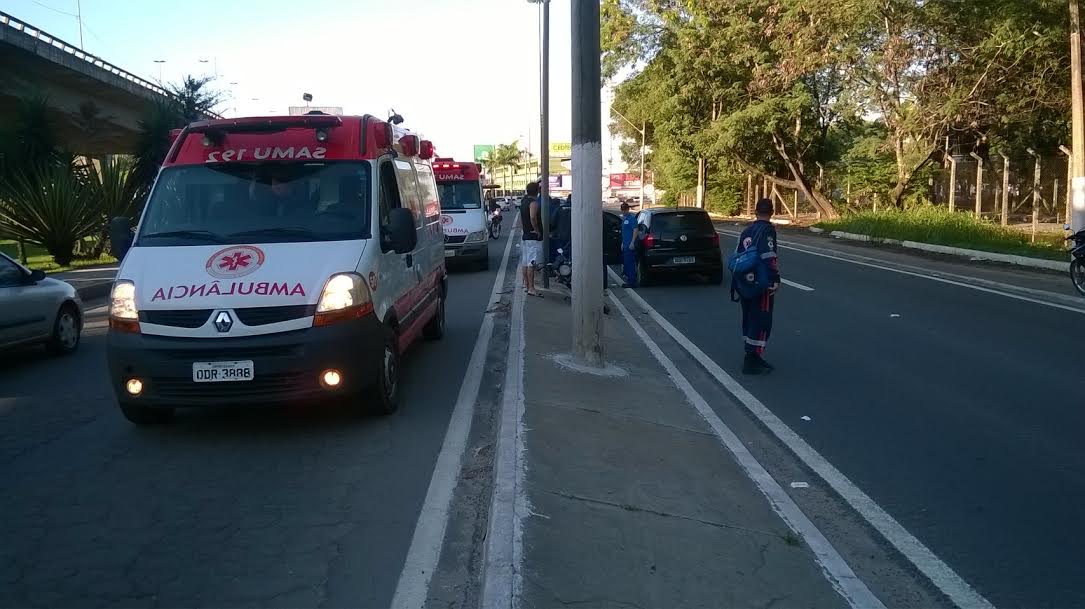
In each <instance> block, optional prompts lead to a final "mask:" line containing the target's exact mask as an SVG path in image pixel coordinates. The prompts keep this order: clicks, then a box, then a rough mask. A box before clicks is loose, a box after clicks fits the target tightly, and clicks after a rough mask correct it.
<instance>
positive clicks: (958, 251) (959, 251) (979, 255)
mask: <svg viewBox="0 0 1085 609" xmlns="http://www.w3.org/2000/svg"><path fill="white" fill-rule="evenodd" d="M810 231H811V232H814V233H823V232H825V229H821V228H817V227H810ZM829 235H830V236H832V237H835V238H837V239H847V240H850V241H863V242H865V243H882V244H885V245H900V246H903V247H907V248H910V249H916V250H922V251H926V252H934V253H937V254H948V255H950V256H960V257H962V258H969V259H971V260H990V261H993V262H1004V263H1007V264H1015V265H1017V266H1024V267H1029V268H1035V269H1046V270H1049V271H1060V272H1067V271H1069V270H1070V262H1069V261H1066V262H1061V261H1058V260H1045V259H1043V258H1030V257H1028V256H1016V255H1014V254H999V253H995V252H985V251H982V250H970V249H965V248H963V247H951V246H948V245H935V244H933V243H920V242H918V241H900V240H897V239H879V238H877V237H871V236H870V235H860V234H857V233H848V232H844V231H838V230H834V231H832V232H830V233H829Z"/></svg>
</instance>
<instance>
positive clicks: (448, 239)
mask: <svg viewBox="0 0 1085 609" xmlns="http://www.w3.org/2000/svg"><path fill="white" fill-rule="evenodd" d="M466 239H467V235H445V243H463V242H464V241H465V240H466Z"/></svg>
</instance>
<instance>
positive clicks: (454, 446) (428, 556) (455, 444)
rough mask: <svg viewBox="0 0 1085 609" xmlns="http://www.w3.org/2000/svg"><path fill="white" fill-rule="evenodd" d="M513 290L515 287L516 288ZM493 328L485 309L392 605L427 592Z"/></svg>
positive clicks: (496, 297)
mask: <svg viewBox="0 0 1085 609" xmlns="http://www.w3.org/2000/svg"><path fill="white" fill-rule="evenodd" d="M513 241H514V239H512V238H511V237H509V238H508V243H506V244H505V253H504V255H503V256H502V258H501V268H500V269H498V272H497V277H496V278H495V279H494V287H493V290H491V291H490V306H488V307H486V308H487V309H492V308H493V305H494V304H497V303H498V302H500V300H501V296H500V292H501V291H502V290H503V289H504V285H505V269H506V267H507V266H508V261H509V254H510V252H511V251H512V242H513ZM516 291H517V292H519V290H516ZM493 327H494V314H493V313H486V314H485V315H484V316H483V318H482V325H481V326H480V327H479V331H478V338H477V339H475V347H474V349H473V350H472V351H471V359H470V360H469V361H468V364H467V371H466V374H465V375H464V378H463V382H462V383H461V384H460V393H459V395H458V396H457V397H456V406H455V407H454V408H453V410H452V418H451V420H450V421H449V423H448V431H446V432H445V439H444V443H443V444H442V445H441V452H440V453H439V454H438V455H437V463H436V465H435V466H434V468H433V475H432V476H431V477H430V481H429V489H428V490H427V491H426V499H425V501H424V502H423V504H422V511H421V512H420V513H419V515H418V522H417V523H416V524H415V527H414V535H413V536H412V537H411V546H410V548H408V550H407V558H406V560H405V561H404V563H403V571H402V572H401V573H400V574H399V581H398V582H397V583H396V591H395V594H394V595H393V596H392V603H391V606H392V607H394V608H395V609H420V608H421V607H422V606H423V605H424V604H425V602H426V597H427V596H428V594H429V584H430V580H431V579H432V578H433V573H434V571H435V570H436V569H437V562H438V561H439V560H440V558H441V547H442V546H443V545H444V540H445V529H446V527H447V526H448V514H449V510H450V508H451V504H452V495H453V492H454V491H455V490H456V484H457V482H458V481H459V478H460V468H461V467H462V465H463V453H464V450H465V449H466V448H467V437H468V435H469V434H470V432H471V420H472V418H474V414H475V404H476V403H477V402H478V391H479V386H480V385H481V383H482V373H483V371H484V370H485V364H486V352H487V350H488V349H489V345H490V336H491V335H492V334H493Z"/></svg>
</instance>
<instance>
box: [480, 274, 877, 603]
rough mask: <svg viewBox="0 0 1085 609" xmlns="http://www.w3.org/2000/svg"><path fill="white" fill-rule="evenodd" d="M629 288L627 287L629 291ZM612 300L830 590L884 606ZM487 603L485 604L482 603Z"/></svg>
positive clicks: (613, 298)
mask: <svg viewBox="0 0 1085 609" xmlns="http://www.w3.org/2000/svg"><path fill="white" fill-rule="evenodd" d="M628 291H629V290H627V292H628ZM610 300H611V302H613V303H614V306H615V307H617V308H618V310H619V311H620V312H621V314H622V316H623V317H625V320H626V321H627V322H629V325H630V326H632V327H633V331H634V332H636V333H637V336H639V337H640V340H641V342H643V343H644V344H645V346H647V347H648V350H649V351H651V352H652V355H654V356H655V358H656V361H658V362H659V363H660V364H662V365H663V367H664V368H665V369H666V370H667V374H668V375H669V376H670V377H671V379H672V380H673V381H674V383H675V384H676V385H678V388H679V389H681V390H682V393H684V394H685V396H686V399H687V400H689V403H690V404H692V405H693V407H694V408H696V409H697V412H698V413H700V415H701V417H702V418H704V420H705V421H706V422H707V423H708V425H709V427H711V428H712V431H714V432H715V433H716V437H718V438H719V440H720V442H721V443H722V444H723V445H724V446H725V447H726V448H727V450H729V451H731V454H732V455H733V456H734V458H735V461H737V462H738V464H739V465H740V466H741V467H742V469H743V470H744V471H745V472H746V475H747V476H748V477H749V478H750V480H752V481H753V483H754V484H755V485H756V486H757V488H758V490H760V491H761V493H762V494H763V495H765V498H766V499H768V501H769V505H771V506H772V509H773V511H774V512H776V514H777V515H778V516H779V517H780V518H781V519H783V521H784V523H786V524H787V526H788V528H790V529H791V530H792V531H794V532H795V533H796V534H798V535H800V536H801V537H802V538H803V539H804V540H805V541H806V545H807V546H809V547H810V550H811V551H812V552H813V553H814V560H815V561H817V563H818V565H819V566H820V567H821V570H822V572H823V573H824V574H825V576H826V579H828V580H829V583H830V584H832V586H833V589H835V590H836V591H837V593H839V594H840V596H842V597H843V598H844V600H845V601H847V603H848V605H850V606H851V607H855V608H856V609H859V608H861V609H877V608H882V609H884V607H885V605H883V604H882V602H881V601H880V600H878V597H876V596H874V593H873V592H871V591H870V589H869V588H867V586H866V584H865V583H863V581H862V580H861V579H859V578H858V577H857V576H856V575H855V572H854V571H852V570H851V567H849V566H848V563H847V562H846V561H845V560H844V558H843V557H842V556H840V553H839V552H837V551H836V548H834V547H833V545H832V544H831V543H829V540H828V539H826V538H825V535H823V534H822V533H821V531H820V530H818V528H817V527H816V526H815V525H814V523H813V522H810V519H809V518H807V517H806V514H804V513H803V512H802V510H801V509H799V506H798V505H796V504H795V501H794V500H793V499H792V498H791V496H790V495H788V494H787V491H785V490H784V489H783V487H782V486H780V484H779V483H778V482H777V481H776V480H775V479H774V478H773V477H772V475H771V474H769V472H768V471H767V470H766V469H765V468H764V467H763V466H762V465H761V463H760V462H759V461H758V460H757V458H756V457H754V456H753V454H752V453H751V452H750V451H749V449H747V448H746V446H745V445H744V444H743V443H742V440H740V439H739V438H738V436H736V435H735V433H734V432H733V431H731V428H729V427H727V425H726V424H725V423H724V422H723V421H722V420H721V419H720V417H719V415H717V414H716V412H715V411H714V410H712V407H711V406H709V405H708V402H706V401H705V399H704V397H702V396H701V394H700V393H698V392H697V390H696V389H694V388H693V385H691V384H690V382H689V380H687V379H686V377H685V376H684V375H683V374H682V373H681V372H679V370H678V367H677V366H676V365H675V364H674V362H673V361H671V359H670V358H669V357H667V356H666V354H664V353H663V350H662V349H660V348H659V345H657V344H656V342H655V341H654V340H652V338H651V337H650V336H648V333H647V332H645V330H644V328H643V327H641V325H640V323H639V322H637V320H636V319H635V318H634V317H633V316H632V315H631V314H630V313H629V310H628V309H626V308H625V305H623V304H622V302H621V300H619V299H618V298H617V297H616V296H615V295H614V294H611V295H610ZM484 606H487V605H484Z"/></svg>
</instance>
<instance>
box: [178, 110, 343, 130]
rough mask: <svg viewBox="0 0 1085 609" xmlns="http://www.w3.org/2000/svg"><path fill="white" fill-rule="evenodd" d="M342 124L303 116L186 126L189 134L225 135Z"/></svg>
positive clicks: (336, 119) (337, 120) (334, 119)
mask: <svg viewBox="0 0 1085 609" xmlns="http://www.w3.org/2000/svg"><path fill="white" fill-rule="evenodd" d="M342 124H343V119H341V118H339V117H338V116H332V115H328V114H325V115H322V116H317V115H303V116H270V117H269V116H265V117H253V118H233V119H220V120H210V121H198V122H195V123H192V124H191V125H189V126H188V132H189V133H204V132H207V131H223V132H226V133H244V132H246V131H247V132H259V131H278V130H281V129H289V128H291V127H308V128H312V129H332V128H335V127H339V126H341V125H342Z"/></svg>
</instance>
